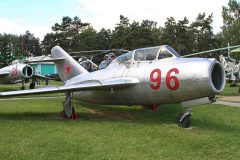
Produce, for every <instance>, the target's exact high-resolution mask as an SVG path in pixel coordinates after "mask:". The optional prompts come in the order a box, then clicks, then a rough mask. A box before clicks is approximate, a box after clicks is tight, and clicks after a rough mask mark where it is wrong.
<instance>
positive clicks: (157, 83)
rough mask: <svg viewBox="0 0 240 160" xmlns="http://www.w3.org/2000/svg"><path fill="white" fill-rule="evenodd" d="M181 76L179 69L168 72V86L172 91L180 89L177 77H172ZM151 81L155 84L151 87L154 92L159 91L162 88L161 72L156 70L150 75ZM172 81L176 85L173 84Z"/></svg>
mask: <svg viewBox="0 0 240 160" xmlns="http://www.w3.org/2000/svg"><path fill="white" fill-rule="evenodd" d="M173 72H174V73H175V74H179V70H178V69H177V68H172V69H170V70H169V71H168V72H167V75H166V86H167V88H168V89H170V90H177V89H178V87H179V81H178V78H177V77H176V76H171V74H172V73H173ZM150 80H151V81H152V82H153V83H151V84H150V87H151V88H152V89H154V90H158V89H160V87H161V70H160V69H154V70H153V71H152V72H151V74H150ZM171 81H173V82H174V84H171Z"/></svg>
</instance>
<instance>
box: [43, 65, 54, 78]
mask: <svg viewBox="0 0 240 160" xmlns="http://www.w3.org/2000/svg"><path fill="white" fill-rule="evenodd" d="M54 66H55V65H54V64H42V65H41V75H46V74H54V73H56V72H55V67H54Z"/></svg>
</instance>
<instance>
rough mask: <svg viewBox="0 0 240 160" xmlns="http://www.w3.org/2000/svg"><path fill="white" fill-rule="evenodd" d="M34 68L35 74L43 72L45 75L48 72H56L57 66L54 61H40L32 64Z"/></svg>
mask: <svg viewBox="0 0 240 160" xmlns="http://www.w3.org/2000/svg"><path fill="white" fill-rule="evenodd" d="M31 66H32V67H33V69H34V74H41V75H42V76H45V75H46V74H56V73H57V68H56V65H55V64H54V63H38V64H31Z"/></svg>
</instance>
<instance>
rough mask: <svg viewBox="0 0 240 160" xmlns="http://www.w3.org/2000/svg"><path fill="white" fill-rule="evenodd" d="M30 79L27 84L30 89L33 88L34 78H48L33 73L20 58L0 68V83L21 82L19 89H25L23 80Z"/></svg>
mask: <svg viewBox="0 0 240 160" xmlns="http://www.w3.org/2000/svg"><path fill="white" fill-rule="evenodd" d="M30 79H32V82H31V83H30V85H29V88H30V89H33V88H35V80H36V79H43V80H44V79H50V78H47V77H43V76H41V75H35V74H34V70H33V68H32V67H31V66H30V65H28V64H25V63H23V62H22V61H21V60H15V61H13V62H12V64H11V65H9V66H6V67H3V68H1V69H0V84H16V83H21V84H22V86H21V88H20V89H21V90H23V89H25V82H28V81H29V80H30Z"/></svg>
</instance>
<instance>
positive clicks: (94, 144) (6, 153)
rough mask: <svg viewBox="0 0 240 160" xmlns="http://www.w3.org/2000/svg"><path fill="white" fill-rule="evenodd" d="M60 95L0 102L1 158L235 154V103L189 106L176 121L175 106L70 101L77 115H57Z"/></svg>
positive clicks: (238, 124) (238, 123)
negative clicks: (184, 119)
mask: <svg viewBox="0 0 240 160" xmlns="http://www.w3.org/2000/svg"><path fill="white" fill-rule="evenodd" d="M62 102H63V98H57V99H38V100H16V101H9V100H2V101H0V159H4V160H5V159H22V160H26V159H31V160H32V159H50V160H54V159H58V160H59V159H93V160H95V159H118V160H119V159H140V160H141V159H154V160H155V159H239V157H240V152H239V146H240V138H239V133H240V118H239V115H240V108H238V107H228V106H222V105H214V104H212V105H203V106H199V107H195V108H193V117H192V125H193V127H192V128H190V129H183V128H180V127H178V126H177V125H176V124H175V117H176V115H177V114H178V113H179V112H181V111H182V108H181V107H180V105H164V106H161V107H160V108H158V110H157V111H156V112H152V111H148V110H142V109H141V108H140V107H139V106H134V107H126V106H99V105H92V104H85V103H81V102H78V101H74V105H75V108H76V111H77V113H78V117H79V118H78V120H64V119H61V118H59V112H60V110H61V109H62V107H61V105H62Z"/></svg>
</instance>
